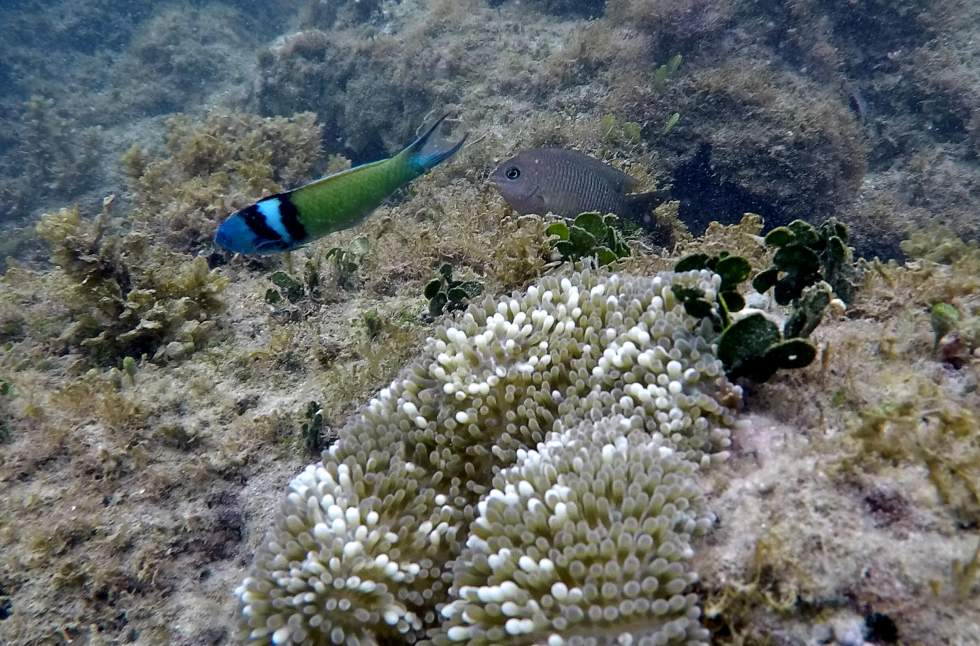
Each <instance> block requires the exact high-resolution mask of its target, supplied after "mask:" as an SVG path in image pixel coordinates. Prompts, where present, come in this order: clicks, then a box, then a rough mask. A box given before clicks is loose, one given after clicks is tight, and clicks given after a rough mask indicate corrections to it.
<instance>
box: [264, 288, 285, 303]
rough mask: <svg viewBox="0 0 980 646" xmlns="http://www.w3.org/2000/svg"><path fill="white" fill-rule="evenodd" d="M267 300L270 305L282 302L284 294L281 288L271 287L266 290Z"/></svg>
mask: <svg viewBox="0 0 980 646" xmlns="http://www.w3.org/2000/svg"><path fill="white" fill-rule="evenodd" d="M265 302H266V303H268V304H269V305H278V304H279V303H281V302H282V296H281V295H280V294H279V290H277V289H272V288H271V287H270V288H269V289H267V290H265Z"/></svg>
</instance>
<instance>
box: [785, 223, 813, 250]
mask: <svg viewBox="0 0 980 646" xmlns="http://www.w3.org/2000/svg"><path fill="white" fill-rule="evenodd" d="M787 226H788V228H789V230H790V231H792V232H793V235H795V236H796V242H798V243H800V244H802V245H806V246H810V245H812V244H814V243H815V242H817V240H819V239H820V236H819V235H817V230H816V229H814V228H813V225H812V224H810V223H809V222H807V221H805V220H793V221H792V222H790V223H789V225H787Z"/></svg>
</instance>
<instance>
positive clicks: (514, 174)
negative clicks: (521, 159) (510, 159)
mask: <svg viewBox="0 0 980 646" xmlns="http://www.w3.org/2000/svg"><path fill="white" fill-rule="evenodd" d="M520 176H521V169H520V168H518V167H517V166H511V167H510V168H508V169H507V172H506V173H504V177H506V178H507V179H517V178H518V177H520Z"/></svg>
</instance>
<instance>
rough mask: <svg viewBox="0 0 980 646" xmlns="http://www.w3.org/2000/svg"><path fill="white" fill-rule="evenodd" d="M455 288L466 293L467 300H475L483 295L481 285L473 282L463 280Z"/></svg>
mask: <svg viewBox="0 0 980 646" xmlns="http://www.w3.org/2000/svg"><path fill="white" fill-rule="evenodd" d="M456 287H457V288H459V289H461V290H463V291H464V292H466V296H467V297H469V298H475V297H477V296H479V295H480V294H482V293H483V285H481V284H480V283H478V282H477V281H475V280H464V281H463V282H461V283H459V284H458V285H456Z"/></svg>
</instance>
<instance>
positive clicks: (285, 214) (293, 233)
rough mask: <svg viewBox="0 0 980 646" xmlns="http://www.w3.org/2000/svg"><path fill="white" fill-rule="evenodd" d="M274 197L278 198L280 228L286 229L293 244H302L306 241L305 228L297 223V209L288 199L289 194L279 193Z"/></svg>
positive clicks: (300, 223)
mask: <svg viewBox="0 0 980 646" xmlns="http://www.w3.org/2000/svg"><path fill="white" fill-rule="evenodd" d="M276 197H278V198H279V218H280V220H281V222H282V226H283V227H285V228H286V233H288V234H289V237H290V238H292V239H293V242H294V243H296V244H299V243H301V242H303V241H304V240H306V227H304V226H303V223H302V222H300V221H299V209H297V208H296V205H295V204H293V201H292V200H291V199H290V198H289V193H280V194H279V195H277V196H276Z"/></svg>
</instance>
